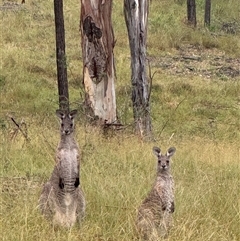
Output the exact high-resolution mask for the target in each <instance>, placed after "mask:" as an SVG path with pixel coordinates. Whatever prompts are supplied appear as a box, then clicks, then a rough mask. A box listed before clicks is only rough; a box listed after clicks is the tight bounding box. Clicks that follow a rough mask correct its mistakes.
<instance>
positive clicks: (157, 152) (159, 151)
mask: <svg viewBox="0 0 240 241" xmlns="http://www.w3.org/2000/svg"><path fill="white" fill-rule="evenodd" d="M152 150H153V154H154V155H155V156H157V157H158V156H159V155H161V150H160V148H159V147H156V146H154V147H153V149H152Z"/></svg>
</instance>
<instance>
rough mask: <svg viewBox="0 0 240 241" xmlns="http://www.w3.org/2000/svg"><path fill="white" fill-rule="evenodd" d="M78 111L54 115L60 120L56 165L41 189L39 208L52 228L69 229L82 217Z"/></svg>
mask: <svg viewBox="0 0 240 241" xmlns="http://www.w3.org/2000/svg"><path fill="white" fill-rule="evenodd" d="M76 114H77V110H72V111H70V112H63V111H61V110H57V111H56V115H57V116H58V117H59V118H60V121H61V127H60V133H61V140H60V142H59V144H58V147H57V151H56V164H55V167H54V170H53V173H52V175H51V177H50V179H49V181H48V182H47V183H46V184H45V185H44V187H43V190H42V193H41V196H40V199H39V206H40V210H41V212H42V214H44V216H46V217H47V218H48V219H51V220H52V221H53V223H54V224H57V225H60V226H65V227H71V226H72V225H74V223H75V222H76V221H78V222H80V221H81V219H82V218H83V217H84V215H85V198H84V194H83V191H82V189H81V187H80V175H79V165H80V160H79V159H80V157H79V148H78V145H77V143H76V141H75V139H74V117H75V116H76Z"/></svg>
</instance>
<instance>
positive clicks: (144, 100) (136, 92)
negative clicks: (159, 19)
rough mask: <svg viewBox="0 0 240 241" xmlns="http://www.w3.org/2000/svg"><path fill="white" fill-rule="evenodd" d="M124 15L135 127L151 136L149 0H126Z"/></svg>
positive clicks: (145, 134) (142, 133)
mask: <svg viewBox="0 0 240 241" xmlns="http://www.w3.org/2000/svg"><path fill="white" fill-rule="evenodd" d="M124 15H125V22H126V25H127V30H128V38H129V45H130V52H131V71H132V75H131V81H132V103H133V116H134V121H135V128H136V131H137V132H139V133H140V134H141V136H145V137H150V136H151V119H150V103H149V97H150V86H149V82H148V79H147V71H146V66H147V61H146V40H147V23H148V0H124Z"/></svg>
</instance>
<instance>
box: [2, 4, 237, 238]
mask: <svg viewBox="0 0 240 241" xmlns="http://www.w3.org/2000/svg"><path fill="white" fill-rule="evenodd" d="M197 4H198V5H197V6H198V9H197V14H198V20H199V25H198V28H197V29H196V30H193V29H191V28H188V27H187V26H186V25H185V23H184V22H185V17H186V16H185V14H186V9H185V7H186V6H185V1H152V3H151V5H150V16H149V31H148V54H149V55H150V56H151V57H158V56H160V55H162V54H168V53H175V52H176V51H177V49H178V48H181V47H182V46H184V45H185V44H194V45H196V46H201V47H202V48H208V49H210V50H211V49H212V50H213V52H212V54H214V53H215V49H216V48H217V49H218V51H222V53H223V54H226V56H232V57H234V56H239V55H240V45H239V33H236V34H235V35H232V34H226V33H223V32H222V30H221V21H222V22H231V21H233V20H234V19H237V20H238V21H239V15H238V14H239V10H238V9H239V4H238V1H237V0H235V1H229V2H228V3H227V4H226V3H225V1H217V2H214V3H212V4H213V7H212V14H213V15H212V28H211V29H210V30H206V29H204V28H203V23H202V22H201V21H202V20H201V19H203V11H204V6H203V4H202V1H197ZM64 5H65V12H64V13H65V29H66V51H67V64H68V80H69V92H70V100H71V107H72V108H78V109H79V111H80V114H79V116H78V119H77V131H76V138H77V140H78V142H79V146H80V148H81V151H82V164H81V183H82V186H83V189H84V192H85V195H86V200H87V212H86V218H85V220H84V222H83V223H82V225H81V226H80V227H79V226H78V225H76V226H74V227H73V228H72V229H71V230H66V229H63V228H56V227H52V225H51V223H49V222H48V221H46V220H45V219H44V218H43V217H42V215H41V214H40V212H39V210H38V198H39V196H40V193H41V189H42V185H43V184H44V182H46V181H47V180H48V178H49V177H50V175H51V172H52V170H53V166H54V156H55V148H56V146H57V143H58V141H59V131H58V120H57V117H55V114H54V113H55V110H56V109H57V108H58V92H57V79H56V78H57V77H56V61H55V39H54V37H55V32H54V31H55V30H54V14H53V3H52V2H51V1H47V2H46V1H45V2H44V3H40V2H39V3H35V2H33V1H31V0H30V1H27V2H26V4H25V8H26V9H25V10H24V11H14V12H13V11H5V12H0V15H1V22H0V29H1V41H0V54H1V60H0V61H1V64H0V71H1V72H0V97H1V105H0V108H1V111H0V135H1V137H2V138H1V139H0V152H1V165H0V173H1V176H0V179H1V181H0V187H1V195H0V212H1V213H0V222H1V223H0V227H1V234H2V239H3V240H6V241H11V240H13V241H15V240H24V241H28V240H29V241H32V240H59V241H60V240H64V241H65V240H71V241H74V240H83V241H84V240H86V241H90V240H94V241H95V240H97V241H100V240H102V241H103V240H108V241H116V240H117V241H120V240H124V241H129V240H138V239H137V235H136V231H135V225H134V220H135V217H136V210H137V207H138V206H139V205H140V203H141V201H142V200H143V198H144V197H145V195H146V194H147V193H148V191H149V189H150V188H151V185H152V182H153V180H154V175H155V167H156V160H155V159H154V156H153V155H152V151H151V149H152V147H153V145H158V146H160V147H161V148H162V150H163V151H166V149H167V148H168V147H170V146H175V147H176V149H177V152H176V155H175V156H174V158H173V163H172V173H173V176H174V178H175V183H176V192H175V199H176V212H175V213H174V227H173V229H172V230H171V233H170V236H169V239H167V240H171V241H174V240H175V241H179V240H181V241H202V240H209V241H230V240H231V241H237V240H239V239H240V231H239V222H240V199H239V177H240V150H239V143H240V134H239V133H240V121H239V120H240V111H239V102H240V95H239V93H240V86H239V83H240V82H239V80H240V79H239V77H236V78H234V79H231V78H228V79H224V78H222V79H221V78H218V76H213V77H212V78H205V77H200V76H197V75H196V76H195V75H186V76H181V75H173V74H167V73H166V72H164V70H161V69H160V68H158V67H157V65H156V66H155V67H153V69H152V73H153V72H155V71H156V74H155V75H154V79H153V89H152V94H151V118H152V126H153V134H154V138H155V140H156V142H147V143H145V142H143V141H142V140H141V138H140V137H139V136H136V135H134V134H133V117H132V103H131V83H130V76H131V73H130V67H129V66H130V51H129V47H128V38H127V35H126V34H127V31H126V27H125V22H124V15H123V9H122V7H123V3H122V1H120V0H116V1H114V2H113V16H112V17H113V25H114V32H115V38H116V40H117V42H116V46H115V48H114V53H115V58H116V59H115V61H116V70H117V80H116V96H117V111H118V116H119V118H120V120H121V122H122V123H123V124H124V125H125V126H126V128H125V129H124V130H121V131H117V132H113V133H112V132H111V131H109V133H108V134H107V135H103V133H102V131H101V130H99V129H98V128H97V127H92V126H90V125H89V124H87V123H86V121H85V118H84V113H83V112H82V111H81V109H82V108H81V105H82V102H83V98H84V92H83V87H82V84H81V81H82V56H81V49H80V34H79V8H80V6H79V1H69V2H65V3H64ZM232 6H236V7H232ZM156 9H157V11H156ZM220 20H221V21H220ZM176 48H177V49H176ZM10 117H13V118H14V120H15V121H16V122H17V123H18V124H20V127H21V128H22V131H23V133H25V134H27V137H28V140H26V138H25V137H24V136H23V134H22V133H21V132H20V131H19V129H18V128H17V127H16V125H15V124H14V123H13V121H12V120H11V118H10Z"/></svg>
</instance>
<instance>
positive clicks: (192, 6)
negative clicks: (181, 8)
mask: <svg viewBox="0 0 240 241" xmlns="http://www.w3.org/2000/svg"><path fill="white" fill-rule="evenodd" d="M187 19H188V24H189V25H192V26H194V27H196V26H197V17H196V3H195V0H187Z"/></svg>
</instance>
